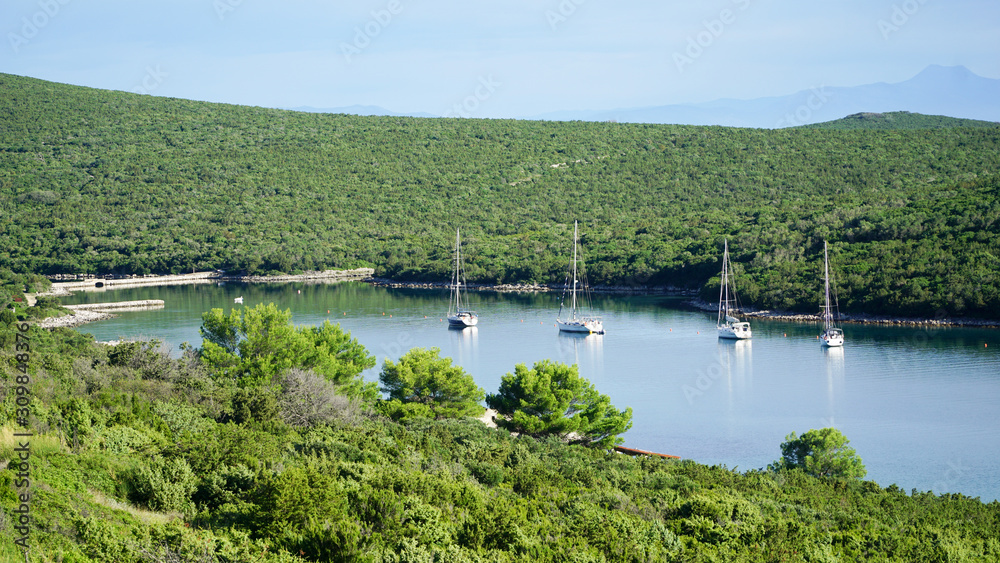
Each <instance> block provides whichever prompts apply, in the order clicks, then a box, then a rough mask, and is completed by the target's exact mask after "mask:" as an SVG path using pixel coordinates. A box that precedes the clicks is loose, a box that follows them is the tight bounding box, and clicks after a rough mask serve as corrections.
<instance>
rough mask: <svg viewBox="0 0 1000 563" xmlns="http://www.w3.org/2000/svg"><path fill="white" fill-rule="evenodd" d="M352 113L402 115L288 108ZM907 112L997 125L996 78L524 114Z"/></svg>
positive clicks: (929, 77) (712, 120)
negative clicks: (995, 123)
mask: <svg viewBox="0 0 1000 563" xmlns="http://www.w3.org/2000/svg"><path fill="white" fill-rule="evenodd" d="M289 109H296V110H299V111H313V112H324V113H347V114H352V115H392V116H400V115H407V116H412V117H437V116H435V115H433V114H429V113H406V114H400V113H394V112H391V111H389V110H386V109H384V108H381V107H377V106H350V107H343V108H328V109H319V108H289ZM901 111H906V112H912V113H920V114H927V115H942V116H950V117H958V118H966V119H977V120H983V121H993V122H1000V80H997V79H992V78H984V77H982V76H979V75H977V74H975V73H973V72H972V71H970V70H969V69H967V68H965V67H964V66H948V67H946V66H939V65H931V66H928V67H927V68H925V69H924V70H923V71H921V72H920V74H917V75H916V76H914V77H913V78H911V79H909V80H907V81H905V82H897V83H895V84H888V83H885V82H879V83H877V84H867V85H863V86H852V87H835V86H828V85H817V86H816V87H814V88H811V89H808V90H802V91H800V92H796V93H794V94H790V95H788V96H775V97H768V98H757V99H753V100H735V99H719V100H714V101H711V102H704V103H699V104H674V105H665V106H654V107H644V108H621V109H614V110H566V111H557V112H551V113H544V114H539V115H534V116H525V117H524V119H539V120H550V121H618V122H628V123H671V124H678V125H725V126H730V127H756V128H765V129H777V128H783V127H794V126H799V125H809V124H814V123H822V122H826V121H833V120H837V119H840V118H843V117H844V116H848V115H853V114H859V113H887V112H901Z"/></svg>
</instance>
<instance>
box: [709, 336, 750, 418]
mask: <svg viewBox="0 0 1000 563" xmlns="http://www.w3.org/2000/svg"><path fill="white" fill-rule="evenodd" d="M718 350H719V367H720V368H721V370H722V373H721V374H719V375H720V376H724V378H725V383H726V396H727V399H728V402H729V411H730V414H732V411H733V409H734V408H735V405H736V402H737V398H738V397H737V396H738V395H741V394H744V393H746V391H747V389H748V388H749V386H750V385H751V383H752V382H753V341H751V340H727V339H719V342H718ZM709 377H715V374H711V373H710V374H709Z"/></svg>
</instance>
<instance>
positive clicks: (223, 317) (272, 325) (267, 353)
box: [199, 303, 376, 399]
mask: <svg viewBox="0 0 1000 563" xmlns="http://www.w3.org/2000/svg"><path fill="white" fill-rule="evenodd" d="M201 335H202V338H203V341H202V347H201V349H200V350H199V354H200V356H201V359H202V361H203V362H204V363H205V365H206V366H208V368H209V369H210V370H211V372H212V373H213V375H214V376H215V377H216V378H219V379H223V380H227V381H231V382H235V383H236V384H237V385H238V386H240V387H259V386H269V385H276V384H277V383H279V381H280V379H279V376H282V375H284V374H286V373H287V372H288V370H290V369H292V368H301V369H305V370H312V371H314V372H315V373H317V374H319V375H321V376H323V377H325V378H326V379H327V380H329V381H331V382H333V383H335V384H337V385H338V386H341V387H342V389H343V390H344V392H345V393H346V394H348V395H353V396H359V397H365V398H368V399H373V398H374V395H375V393H376V389H375V384H374V383H365V382H364V381H363V379H362V378H361V372H362V371H364V370H366V369H368V368H371V367H374V366H375V357H374V356H372V355H370V354H369V353H368V351H367V350H366V349H365V347H364V346H362V345H361V344H360V343H359V342H358V341H357V340H356V339H353V338H351V335H350V333H346V332H344V331H343V329H341V328H340V325H339V324H332V323H330V322H329V321H324V323H323V324H322V325H320V326H309V327H300V328H296V327H295V326H294V325H292V313H291V311H290V310H287V309H286V310H284V311H281V310H279V309H278V308H277V306H275V305H274V303H269V304H266V305H265V304H263V303H261V304H258V305H256V306H255V307H251V308H234V309H231V310H230V311H229V314H226V313H225V311H223V310H222V309H212V310H211V311H208V312H206V313H204V314H203V315H202V326H201Z"/></svg>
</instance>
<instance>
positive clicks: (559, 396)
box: [486, 360, 632, 448]
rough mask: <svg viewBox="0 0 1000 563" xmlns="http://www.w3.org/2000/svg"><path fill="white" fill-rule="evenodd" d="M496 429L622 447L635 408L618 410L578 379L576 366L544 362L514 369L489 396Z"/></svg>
mask: <svg viewBox="0 0 1000 563" xmlns="http://www.w3.org/2000/svg"><path fill="white" fill-rule="evenodd" d="M486 404H487V405H489V407H490V408H493V409H496V410H497V413H498V414H499V416H498V417H497V425H498V426H502V427H504V428H507V429H509V430H511V431H514V432H519V433H522V434H528V435H531V436H545V435H555V436H559V437H562V438H572V439H574V440H575V441H581V442H585V443H590V444H592V445H595V446H599V447H605V448H608V447H611V446H614V445H616V444H620V443H621V442H622V439H621V438H620V437H619V434H623V433H625V432H626V431H628V429H629V428H631V427H632V408H631V407H629V408H626V409H625V410H624V411H619V410H617V409H616V408H615V407H614V405H612V404H611V399H610V398H609V397H608V396H607V395H602V394H600V393H598V391H597V389H596V388H594V386H593V384H591V383H590V382H589V381H587V380H586V379H585V378H582V377H580V374H579V371H578V370H577V366H576V365H572V366H568V365H566V364H563V363H560V362H553V361H551V360H542V361H539V362H536V363H535V365H534V366H533V367H532V368H531V369H528V366H526V365H525V364H518V365H517V366H515V367H514V373H507V374H505V375H504V376H503V378H501V381H500V389H499V391H498V392H497V393H495V394H490V395H487V396H486Z"/></svg>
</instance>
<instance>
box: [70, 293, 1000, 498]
mask: <svg viewBox="0 0 1000 563" xmlns="http://www.w3.org/2000/svg"><path fill="white" fill-rule="evenodd" d="M238 296H243V297H244V303H245V306H253V305H256V304H257V303H261V302H263V303H268V302H274V303H275V304H277V305H278V306H279V307H280V308H282V309H285V308H287V309H291V311H292V314H293V320H294V322H295V323H296V324H297V325H310V324H318V323H321V322H323V320H325V319H330V320H331V321H333V322H339V323H341V325H342V326H343V327H344V328H345V329H346V330H349V331H350V332H351V334H352V335H353V336H354V337H356V338H357V339H358V340H360V341H361V343H362V344H364V345H365V346H366V347H367V348H368V349H369V351H370V352H371V353H373V354H375V355H376V356H377V357H378V362H379V366H381V363H382V361H383V360H385V359H386V358H391V359H393V360H396V359H398V358H399V356H401V355H402V354H404V353H405V352H406V351H407V350H409V349H410V348H413V347H425V348H429V347H437V348H440V349H441V353H442V355H444V356H448V357H451V358H452V359H453V360H454V361H455V363H456V364H458V365H461V366H462V367H463V368H465V370H466V371H467V372H469V373H471V374H472V375H473V377H474V378H475V380H476V382H477V383H478V384H479V386H480V387H482V388H483V389H485V390H486V392H488V393H491V392H496V390H497V389H498V387H499V385H500V378H501V377H502V376H503V374H505V373H507V372H511V371H513V369H514V366H515V365H516V364H518V363H525V364H528V365H529V366H530V365H531V364H533V363H534V362H536V361H538V360H542V359H552V360H557V361H561V362H565V363H575V364H578V365H579V367H580V373H581V375H582V376H583V377H586V378H587V379H589V380H590V381H591V382H592V383H593V384H594V385H595V386H596V387H597V389H598V390H599V391H600V392H601V393H604V394H606V395H608V396H610V397H611V400H612V403H613V404H614V405H615V406H616V407H618V408H620V409H623V408H625V407H632V409H633V427H632V429H631V430H629V431H628V432H627V433H626V434H625V435H624V438H625V445H627V446H629V447H633V448H639V449H644V450H651V451H657V452H662V453H669V454H673V455H679V456H682V457H684V458H690V459H694V460H696V461H699V462H701V463H707V464H720V465H725V466H727V467H729V468H736V469H738V470H740V471H743V470H749V469H757V468H762V467H765V466H766V465H767V464H768V463H770V462H772V461H774V460H775V459H778V458H779V457H780V456H781V452H780V449H779V445H780V444H781V442H782V441H784V438H785V436H786V435H787V434H789V433H790V432H793V431H794V432H797V433H799V434H801V433H802V432H805V431H806V430H809V429H812V428H822V427H827V426H834V427H836V428H838V429H840V430H841V431H842V432H843V433H844V434H845V435H846V436H847V437H848V438H849V439H850V440H851V446H852V447H854V448H855V449H856V450H857V452H858V455H860V456H861V458H862V459H863V460H864V463H865V465H866V467H867V469H868V477H867V478H869V479H873V480H875V481H877V482H878V483H880V484H881V485H883V486H888V485H890V484H893V483H895V484H897V485H899V486H900V487H902V488H903V489H904V490H907V491H909V490H910V489H912V488H916V489H918V490H921V491H924V490H933V491H934V492H936V493H943V492H960V493H963V494H965V495H969V496H979V497H981V498H982V499H983V500H984V501H990V500H995V499H1000V331H998V330H991V329H971V328H947V329H942V328H936V329H925V328H885V327H868V326H855V325H847V326H846V328H845V332H846V335H847V345H846V346H845V347H844V348H843V349H823V348H821V347H820V345H819V343H818V342H817V341H816V335H817V334H818V333H819V332H820V331H819V328H818V326H817V325H812V324H803V323H783V322H774V321H763V320H752V321H751V322H752V324H753V330H754V338H753V340H752V341H744V342H727V341H719V340H718V339H717V337H716V334H715V315H714V313H713V314H707V313H702V312H697V311H690V310H686V309H684V308H683V307H682V301H681V300H678V299H675V298H668V297H662V296H628V297H626V296H598V297H597V298H596V299H595V301H594V308H595V309H597V311H596V312H597V313H598V314H601V315H602V316H603V317H604V324H605V327H606V330H607V334H605V335H601V336H598V335H590V336H569V335H564V334H559V333H558V332H557V329H556V328H555V326H554V322H555V315H556V311H557V309H558V298H559V296H558V294H501V293H494V292H479V293H473V294H472V295H471V300H472V302H473V305H474V307H476V308H477V309H478V311H479V313H480V325H479V326H478V327H476V328H472V329H466V330H464V331H456V330H449V329H448V328H447V327H446V324H447V323H446V322H445V321H443V318H444V314H445V310H446V309H447V303H448V298H447V293H446V292H445V291H444V290H417V289H390V288H381V287H372V286H369V285H367V284H362V283H356V282H352V283H341V284H331V285H322V284H320V285H307V284H250V285H248V284H234V283H229V284H225V285H221V286H218V285H190V286H173V287H149V288H136V289H118V290H111V291H107V292H101V293H80V294H77V295H76V296H74V297H72V298H64V299H63V302H64V303H84V302H102V301H129V300H136V299H163V300H164V301H165V302H166V307H165V308H164V309H161V310H153V311H143V312H133V313H122V314H121V316H120V317H118V318H116V319H112V320H109V321H102V322H98V323H92V324H88V325H85V326H83V327H81V328H80V330H81V331H82V332H89V333H91V334H93V335H94V336H95V338H97V339H98V340H114V339H119V338H135V337H143V338H157V339H160V340H163V341H164V342H166V343H167V344H168V345H170V346H172V347H173V349H174V351H175V353H176V352H177V350H178V348H179V345H180V343H182V342H190V343H191V344H193V345H196V346H198V345H200V344H201V337H200V335H199V333H198V328H199V326H200V325H201V313H202V312H204V311H207V310H209V309H211V308H213V307H221V308H225V309H227V310H228V309H229V308H231V307H233V306H234V304H233V299H234V298H235V297H238ZM379 369H380V367H376V368H374V369H372V370H369V371H368V372H366V373H365V377H366V378H368V379H370V380H373V381H376V380H377V379H378V371H379Z"/></svg>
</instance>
